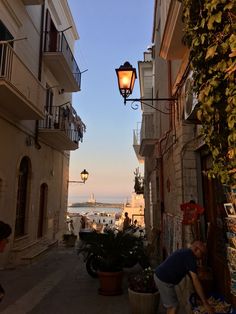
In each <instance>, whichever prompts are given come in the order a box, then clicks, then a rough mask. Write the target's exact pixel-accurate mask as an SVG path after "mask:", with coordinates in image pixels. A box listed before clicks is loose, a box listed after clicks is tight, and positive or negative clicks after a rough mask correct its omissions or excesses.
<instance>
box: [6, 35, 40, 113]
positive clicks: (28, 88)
mask: <svg viewBox="0 0 236 314" xmlns="http://www.w3.org/2000/svg"><path fill="white" fill-rule="evenodd" d="M0 80H5V81H7V82H9V83H10V84H11V85H12V86H14V88H15V89H16V90H17V91H18V92H19V93H20V94H21V95H23V96H24V97H25V98H26V99H27V100H29V101H30V102H31V103H32V104H33V105H34V106H35V107H37V109H38V110H41V111H42V112H43V107H44V101H45V88H44V87H43V86H42V85H41V83H40V82H39V80H38V79H37V78H36V76H34V74H33V73H32V72H31V71H30V70H29V69H28V68H27V66H26V65H25V64H24V62H23V61H22V60H21V59H20V58H19V57H18V55H17V54H16V52H15V51H14V49H13V48H12V47H11V46H10V45H9V43H7V42H3V41H2V42H1V41H0Z"/></svg>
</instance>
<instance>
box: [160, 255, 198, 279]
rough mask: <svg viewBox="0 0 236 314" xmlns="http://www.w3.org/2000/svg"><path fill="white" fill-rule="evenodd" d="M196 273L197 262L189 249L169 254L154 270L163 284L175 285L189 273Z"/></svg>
mask: <svg viewBox="0 0 236 314" xmlns="http://www.w3.org/2000/svg"><path fill="white" fill-rule="evenodd" d="M190 271H191V272H193V273H197V260H196V257H195V255H194V254H193V252H192V250H191V249H180V250H177V251H175V252H174V253H173V254H171V255H170V256H169V257H168V258H167V259H166V260H165V261H164V262H163V263H161V264H160V265H159V266H158V267H157V268H156V270H155V273H156V276H157V277H158V278H159V279H160V280H161V281H163V282H166V283H170V284H174V285H177V284H178V283H179V282H180V281H181V280H182V279H183V278H184V277H185V276H186V275H187V274H188V273H189V272H190Z"/></svg>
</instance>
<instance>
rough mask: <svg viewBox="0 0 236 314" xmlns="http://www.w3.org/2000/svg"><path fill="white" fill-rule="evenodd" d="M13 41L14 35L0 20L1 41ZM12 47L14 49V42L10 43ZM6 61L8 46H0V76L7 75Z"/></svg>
mask: <svg viewBox="0 0 236 314" xmlns="http://www.w3.org/2000/svg"><path fill="white" fill-rule="evenodd" d="M12 39H13V36H12V34H11V33H10V32H9V30H8V29H7V28H6V26H5V25H4V24H3V23H2V21H1V20H0V41H7V40H12ZM10 45H11V46H12V47H13V41H12V42H10ZM5 59H6V46H5V45H3V44H0V76H4V75H5Z"/></svg>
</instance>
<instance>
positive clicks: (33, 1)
mask: <svg viewBox="0 0 236 314" xmlns="http://www.w3.org/2000/svg"><path fill="white" fill-rule="evenodd" d="M22 2H23V3H24V5H37V4H43V3H44V0H22Z"/></svg>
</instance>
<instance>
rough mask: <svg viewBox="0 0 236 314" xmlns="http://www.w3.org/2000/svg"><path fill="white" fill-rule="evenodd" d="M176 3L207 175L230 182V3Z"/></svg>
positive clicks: (235, 174)
mask: <svg viewBox="0 0 236 314" xmlns="http://www.w3.org/2000/svg"><path fill="white" fill-rule="evenodd" d="M181 2H182V4H183V22H184V42H185V43H186V44H187V45H188V47H189V49H190V62H191V68H192V70H193V73H194V84H193V91H194V92H195V93H196V94H197V96H198V102H199V106H200V107H199V109H198V111H197V117H198V119H199V120H200V121H201V123H202V135H203V139H204V141H205V143H206V145H207V146H208V148H209V151H210V153H211V155H212V158H213V163H212V168H211V169H210V170H209V171H208V173H207V175H208V176H209V177H210V178H218V179H219V180H220V181H221V182H222V183H227V184H233V185H236V130H235V129H236V1H235V0H211V1H210V0H201V1H195V0H181Z"/></svg>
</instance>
